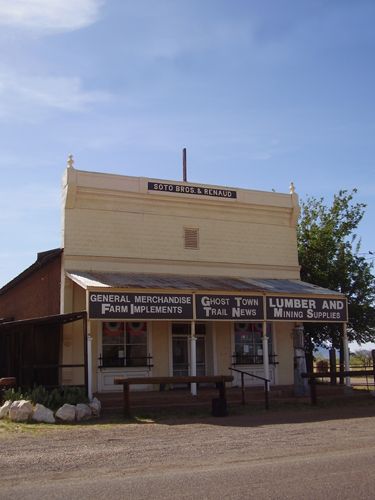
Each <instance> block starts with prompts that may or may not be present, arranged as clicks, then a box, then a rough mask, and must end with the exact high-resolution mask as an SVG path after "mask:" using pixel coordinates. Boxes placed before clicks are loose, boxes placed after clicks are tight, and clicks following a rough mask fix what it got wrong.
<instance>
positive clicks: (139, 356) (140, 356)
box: [126, 345, 147, 366]
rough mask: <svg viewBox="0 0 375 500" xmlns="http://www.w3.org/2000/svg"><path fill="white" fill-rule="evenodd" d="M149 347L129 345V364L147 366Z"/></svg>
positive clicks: (127, 356) (127, 361)
mask: <svg viewBox="0 0 375 500" xmlns="http://www.w3.org/2000/svg"><path fill="white" fill-rule="evenodd" d="M146 358H147V348H146V346H145V345H128V346H127V349H126V365H127V366H146V365H147V359H146Z"/></svg>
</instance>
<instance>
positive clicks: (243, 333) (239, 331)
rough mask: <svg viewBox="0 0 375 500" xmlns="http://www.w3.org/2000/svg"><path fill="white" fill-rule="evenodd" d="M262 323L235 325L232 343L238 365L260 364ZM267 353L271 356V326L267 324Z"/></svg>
mask: <svg viewBox="0 0 375 500" xmlns="http://www.w3.org/2000/svg"><path fill="white" fill-rule="evenodd" d="M262 337H263V325H262V323H235V324H234V342H235V354H236V355H237V356H236V359H237V362H238V363H244V364H253V363H262V356H263V340H262ZM267 337H268V352H269V354H272V333H271V324H269V323H268V324H267Z"/></svg>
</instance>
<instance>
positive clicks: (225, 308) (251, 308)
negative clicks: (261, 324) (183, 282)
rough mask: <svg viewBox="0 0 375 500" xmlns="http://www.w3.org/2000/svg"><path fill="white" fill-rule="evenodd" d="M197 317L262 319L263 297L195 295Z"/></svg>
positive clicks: (238, 319) (243, 319) (239, 319)
mask: <svg viewBox="0 0 375 500" xmlns="http://www.w3.org/2000/svg"><path fill="white" fill-rule="evenodd" d="M196 315H197V319H207V320H209V319H211V320H212V319H213V320H227V321H231V320H237V321H255V320H263V319H264V313H263V297H262V296H249V295H196Z"/></svg>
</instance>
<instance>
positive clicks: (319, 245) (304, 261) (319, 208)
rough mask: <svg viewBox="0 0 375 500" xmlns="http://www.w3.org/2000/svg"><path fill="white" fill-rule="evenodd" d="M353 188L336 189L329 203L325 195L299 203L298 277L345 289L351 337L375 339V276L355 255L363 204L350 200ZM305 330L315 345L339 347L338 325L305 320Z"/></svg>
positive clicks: (334, 288)
mask: <svg viewBox="0 0 375 500" xmlns="http://www.w3.org/2000/svg"><path fill="white" fill-rule="evenodd" d="M356 192H357V190H356V189H353V190H352V191H350V192H348V191H345V190H342V191H339V193H338V194H336V195H335V196H334V198H333V202H332V204H331V205H330V206H327V205H326V204H325V201H324V199H323V198H320V199H316V198H314V197H309V198H307V200H306V201H302V202H301V215H300V220H299V225H298V233H297V236H298V254H299V262H300V265H301V279H302V280H304V281H307V282H309V283H313V284H315V285H319V286H322V287H324V288H329V289H331V290H337V291H338V292H341V293H343V294H345V295H346V297H347V298H348V308H349V323H348V337H349V340H356V341H358V342H367V341H373V340H374V339H375V277H374V275H373V273H372V270H373V265H372V263H371V262H368V261H367V260H366V258H365V257H364V256H363V255H362V256H361V255H360V254H359V249H360V239H359V238H358V236H357V233H356V231H357V229H358V225H359V223H360V222H361V220H362V218H363V216H364V213H365V208H366V205H365V204H363V203H357V202H355V201H354V196H355V194H356ZM305 331H306V332H307V333H309V334H310V337H311V338H312V340H313V342H314V344H315V345H322V343H324V342H325V341H330V342H332V343H333V345H334V347H337V348H338V347H340V334H341V331H342V327H341V326H340V325H337V324H333V325H327V324H325V325H323V324H313V323H306V324H305Z"/></svg>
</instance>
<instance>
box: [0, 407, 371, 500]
mask: <svg viewBox="0 0 375 500" xmlns="http://www.w3.org/2000/svg"><path fill="white" fill-rule="evenodd" d="M374 414H375V404H373V405H367V406H364V407H360V408H340V409H334V408H328V409H327V408H323V409H304V410H298V411H295V410H293V411H283V412H277V411H276V412H272V411H271V412H269V413H266V412H261V413H258V414H257V415H242V416H236V417H227V418H221V419H220V418H217V419H213V418H205V419H201V420H199V419H195V420H192V421H190V422H188V421H183V420H174V421H173V420H164V421H162V422H159V423H144V424H126V425H125V424H112V425H86V426H73V427H71V428H67V427H64V428H57V429H56V428H54V429H53V430H51V429H48V430H44V429H43V430H38V431H37V432H34V433H31V432H30V431H27V432H17V433H15V432H9V431H7V432H3V433H1V434H0V446H1V451H0V478H1V480H0V498H1V499H8V498H12V499H18V498H22V499H34V498H38V499H44V498H45V499H47V498H48V499H53V498H58V499H60V498H69V499H70V498H72V499H75V498H80V499H82V498H93V499H96V498H113V499H117V498H125V499H141V498H142V499H146V498H149V499H159V498H160V499H161V498H163V499H166V498H168V499H170V498H173V499H175V498H176V499H180V498H186V499H187V498H195V499H201V498H209V499H211V498H212V499H214V498H215V499H221V498H233V499H240V498H241V499H243V498H256V499H263V498H275V499H279V498H280V499H281V498H293V499H294V498H298V499H300V498H304V499H314V500H316V499H319V498H324V499H334V498H340V499H346V498H348V499H349V498H350V499H354V498H355V499H367V498H368V499H370V498H374V492H375V418H374V417H373V415H374Z"/></svg>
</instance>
